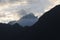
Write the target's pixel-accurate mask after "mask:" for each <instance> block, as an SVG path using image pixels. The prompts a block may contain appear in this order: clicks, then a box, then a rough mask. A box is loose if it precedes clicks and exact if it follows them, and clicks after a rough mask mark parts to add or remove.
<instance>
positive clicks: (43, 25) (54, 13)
mask: <svg viewBox="0 0 60 40" xmlns="http://www.w3.org/2000/svg"><path fill="white" fill-rule="evenodd" d="M30 30H33V31H35V32H38V33H41V35H43V36H47V37H48V38H50V37H51V38H50V39H52V40H53V39H56V35H57V36H58V35H59V31H60V5H57V6H55V7H54V8H52V9H51V10H50V11H48V12H46V13H45V14H44V15H43V16H41V17H40V18H39V20H38V22H36V23H35V24H34V25H33V26H32V27H31V29H30ZM56 33H58V34H56ZM41 35H40V36H41ZM52 37H53V38H52Z"/></svg>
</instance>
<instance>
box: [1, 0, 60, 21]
mask: <svg viewBox="0 0 60 40" xmlns="http://www.w3.org/2000/svg"><path fill="white" fill-rule="evenodd" d="M57 4H60V0H0V22H9V21H13V20H19V19H20V18H21V17H22V16H24V15H26V14H29V13H30V12H32V13H34V15H36V16H38V17H40V16H41V15H42V14H43V13H44V12H45V11H47V10H49V9H51V8H52V7H54V6H55V5H57Z"/></svg>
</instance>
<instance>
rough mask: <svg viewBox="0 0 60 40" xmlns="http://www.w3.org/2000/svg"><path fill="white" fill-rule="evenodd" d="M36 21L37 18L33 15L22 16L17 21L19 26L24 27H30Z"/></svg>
mask: <svg viewBox="0 0 60 40" xmlns="http://www.w3.org/2000/svg"><path fill="white" fill-rule="evenodd" d="M37 20H38V18H37V17H35V16H34V14H33V13H30V14H27V15H25V16H23V17H22V18H21V19H20V20H18V21H17V23H18V24H19V25H22V26H23V27H24V26H32V25H33V24H34V23H36V22H37Z"/></svg>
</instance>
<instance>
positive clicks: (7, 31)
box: [0, 5, 60, 40]
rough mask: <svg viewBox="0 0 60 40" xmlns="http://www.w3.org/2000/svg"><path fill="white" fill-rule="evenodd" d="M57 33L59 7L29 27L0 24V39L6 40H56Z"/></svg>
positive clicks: (59, 17)
mask: <svg viewBox="0 0 60 40" xmlns="http://www.w3.org/2000/svg"><path fill="white" fill-rule="evenodd" d="M59 32H60V5H57V6H55V7H54V8H52V9H51V10H50V11H48V12H46V13H45V14H43V16H41V17H40V18H39V20H38V21H37V22H36V23H35V24H34V25H33V26H31V27H28V26H26V27H24V28H23V27H22V26H20V25H19V24H17V23H16V24H14V25H9V24H2V23H0V39H2V38H3V39H6V40H58V38H59V37H58V36H59V34H60V33H59ZM56 33H57V34H56Z"/></svg>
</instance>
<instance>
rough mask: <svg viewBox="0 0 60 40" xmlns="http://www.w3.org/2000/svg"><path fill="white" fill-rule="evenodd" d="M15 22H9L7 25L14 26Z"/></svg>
mask: <svg viewBox="0 0 60 40" xmlns="http://www.w3.org/2000/svg"><path fill="white" fill-rule="evenodd" d="M16 22H17V21H10V22H9V23H8V24H10V25H14V24H15V23H16Z"/></svg>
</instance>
